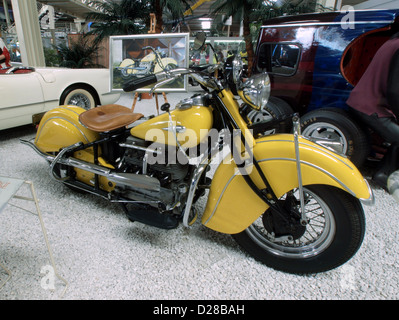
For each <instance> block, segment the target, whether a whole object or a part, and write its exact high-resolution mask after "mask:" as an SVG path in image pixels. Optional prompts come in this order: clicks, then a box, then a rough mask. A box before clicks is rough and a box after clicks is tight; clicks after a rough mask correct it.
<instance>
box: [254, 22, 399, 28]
mask: <svg viewBox="0 0 399 320" xmlns="http://www.w3.org/2000/svg"><path fill="white" fill-rule="evenodd" d="M394 22H395V20H376V21H354V22H350V23H344V24H345V25H348V24H350V25H351V24H382V23H385V24H387V25H388V24H392V23H394ZM342 24H343V23H342V22H341V21H340V22H338V21H335V22H303V23H287V24H284V23H282V24H273V25H262V27H261V28H263V29H266V28H281V27H312V26H340V25H342Z"/></svg>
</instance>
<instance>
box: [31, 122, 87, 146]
mask: <svg viewBox="0 0 399 320" xmlns="http://www.w3.org/2000/svg"><path fill="white" fill-rule="evenodd" d="M53 119H62V120H65V121H66V122H69V123H70V124H71V125H73V126H74V127H75V128H76V129H77V130H78V131H79V132H80V134H81V135H82V136H83V137H84V138H85V140H86V142H87V143H89V139H87V137H86V136H85V134H84V133H83V131H82V130H81V129H80V128H79V127H77V126H76V124H75V123H73V122H72V121H70V120H68V119H65V118H63V117H60V116H57V117H51V118H48V119H47V120H46V122H45V123H44V124H43V126H44V125H46V123H47V122H48V121H50V120H53ZM41 133H42V131H41V130H40V132H38V134H37V135H36V140H38V139H40V135H41Z"/></svg>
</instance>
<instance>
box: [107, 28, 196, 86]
mask: <svg viewBox="0 0 399 320" xmlns="http://www.w3.org/2000/svg"><path fill="white" fill-rule="evenodd" d="M109 45H110V64H109V65H110V72H111V76H110V81H111V84H110V89H111V91H123V90H122V86H123V83H124V82H125V81H127V80H129V79H133V78H138V77H144V76H146V75H149V74H153V73H157V72H160V71H163V70H171V69H174V68H179V67H184V68H187V67H188V63H189V61H188V60H189V34H188V33H171V34H139V35H129V36H112V37H110V44H109ZM187 83H188V81H187V77H184V78H183V77H182V78H179V79H176V80H175V81H173V82H169V83H167V84H165V85H164V86H162V87H159V88H158V89H157V90H156V91H155V92H178V91H187ZM152 86H153V85H151V86H148V87H145V88H142V89H139V90H137V91H139V92H148V91H150V90H151V88H152Z"/></svg>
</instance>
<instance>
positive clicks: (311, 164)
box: [258, 158, 356, 197]
mask: <svg viewBox="0 0 399 320" xmlns="http://www.w3.org/2000/svg"><path fill="white" fill-rule="evenodd" d="M274 160H283V161H292V162H296V160H295V159H290V158H268V159H262V160H258V162H259V163H260V162H266V161H274ZM301 164H304V165H308V166H310V167H312V168H315V169H317V170H319V171H321V172H323V173H325V174H326V175H327V176H329V177H330V178H332V179H333V180H335V181H336V182H337V183H338V184H340V185H341V186H342V187H343V188H344V189H345V190H346V191H347V192H349V193H350V194H351V195H352V196H354V197H355V196H356V195H355V194H354V192H352V190H350V189H349V187H348V186H346V185H345V184H344V183H343V182H342V181H340V180H339V179H337V178H336V177H335V176H334V175H333V174H332V173H330V172H328V171H327V170H324V169H323V168H321V167H319V166H316V165H314V164H313V163H310V162H307V161H302V160H301Z"/></svg>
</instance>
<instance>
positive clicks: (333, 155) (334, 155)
mask: <svg viewBox="0 0 399 320" xmlns="http://www.w3.org/2000/svg"><path fill="white" fill-rule="evenodd" d="M301 137H302V138H303V139H306V140H308V141H310V142H313V141H312V140H309V139H307V138H306V137H304V136H301ZM265 142H291V143H294V141H291V140H284V139H276V140H266V141H256V144H258V143H265ZM313 143H315V142H313ZM299 144H300V145H304V146H309V147H312V148H315V149H317V150H320V151H323V152H325V153H327V154H328V155H330V156H331V157H333V158H334V159H336V160H338V161H339V162H341V163H342V164H344V165H346V166H347V167H348V168H349V169H351V170H354V168H353V167H352V166H350V165H349V164H347V163H346V162H344V161H342V159H340V158H338V157H337V154H336V153H334V152H332V151H331V150H328V149H326V148H324V147H323V146H320V145H318V144H316V146H314V145H311V144H308V143H303V142H299ZM343 156H345V155H343Z"/></svg>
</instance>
